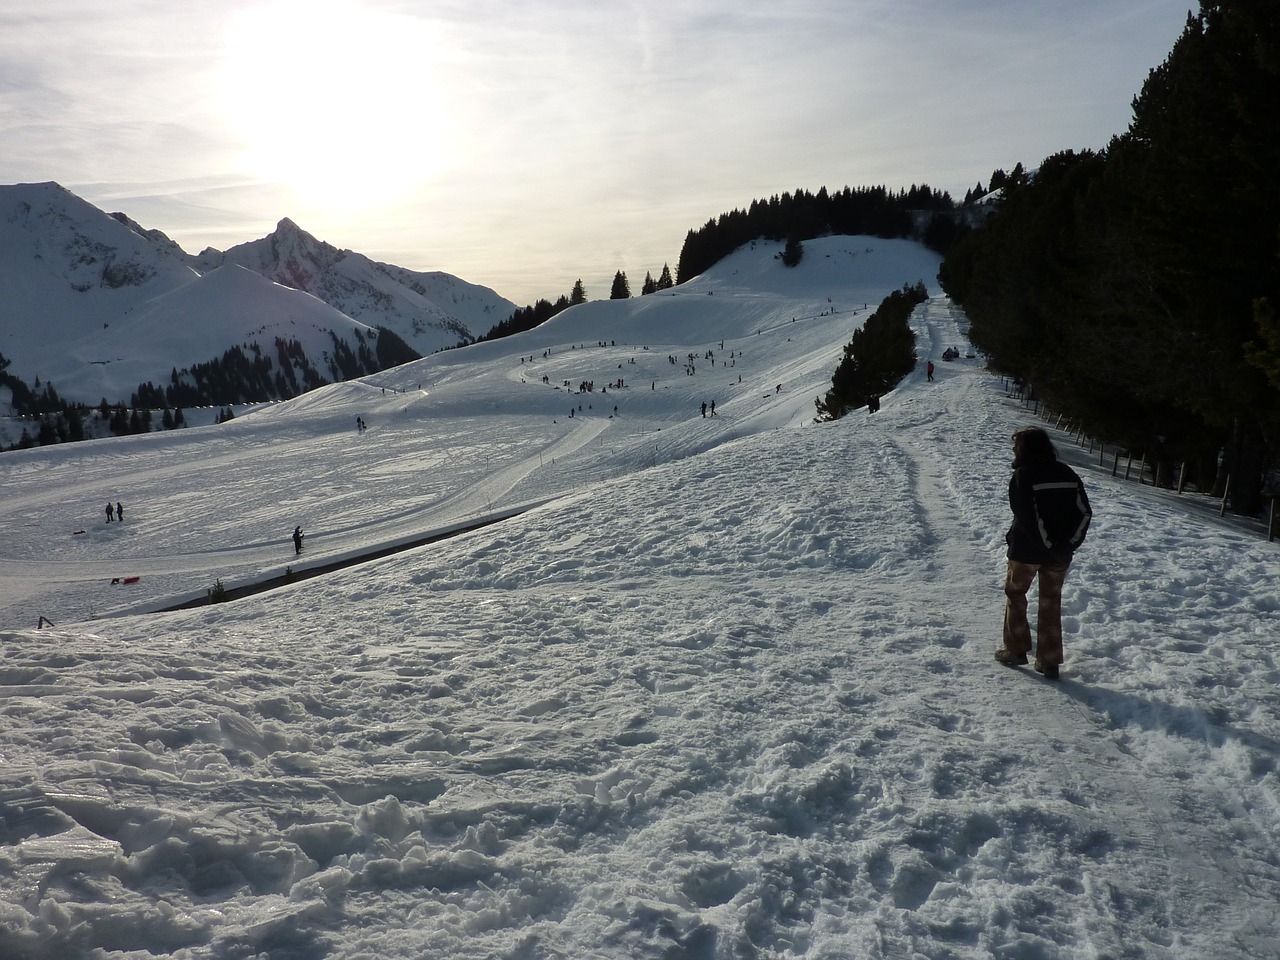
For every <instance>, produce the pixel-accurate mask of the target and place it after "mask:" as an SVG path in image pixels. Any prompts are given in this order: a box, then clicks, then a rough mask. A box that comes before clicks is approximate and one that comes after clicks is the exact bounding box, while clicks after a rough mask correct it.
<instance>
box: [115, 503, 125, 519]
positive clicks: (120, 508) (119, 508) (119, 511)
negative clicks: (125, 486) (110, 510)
mask: <svg viewBox="0 0 1280 960" xmlns="http://www.w3.org/2000/svg"><path fill="white" fill-rule="evenodd" d="M116 519H117V520H119V521H120V522H121V523H124V504H122V503H121V502H120V501H119V500H117V501H116Z"/></svg>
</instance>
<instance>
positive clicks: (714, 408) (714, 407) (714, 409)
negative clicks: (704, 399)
mask: <svg viewBox="0 0 1280 960" xmlns="http://www.w3.org/2000/svg"><path fill="white" fill-rule="evenodd" d="M711 415H712V416H713V417H714V416H715V415H716V402H715V401H714V400H712V401H711Z"/></svg>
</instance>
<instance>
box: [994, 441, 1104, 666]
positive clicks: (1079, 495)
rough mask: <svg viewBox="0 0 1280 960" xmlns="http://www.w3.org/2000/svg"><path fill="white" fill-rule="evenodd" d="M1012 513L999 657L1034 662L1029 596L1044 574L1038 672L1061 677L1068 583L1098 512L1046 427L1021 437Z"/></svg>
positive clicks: (1007, 537) (1016, 444)
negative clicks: (1029, 658)
mask: <svg viewBox="0 0 1280 960" xmlns="http://www.w3.org/2000/svg"><path fill="white" fill-rule="evenodd" d="M1009 508H1010V509H1011V510H1012V511H1013V524H1012V525H1011V526H1010V527H1009V532H1008V533H1007V534H1005V542H1006V543H1008V545H1009V551H1008V568H1007V570H1006V573H1005V583H1004V594H1005V608H1004V631H1003V633H1004V646H1002V647H1001V648H1000V649H999V650H997V651H996V659H997V660H998V661H1000V662H1001V663H1003V664H1004V665H1005V666H1009V667H1013V666H1020V665H1022V664H1025V663H1026V662H1027V654H1028V653H1030V652H1031V646H1032V645H1031V626H1030V624H1029V623H1028V622H1027V591H1028V590H1030V589H1031V582H1032V581H1033V580H1035V579H1036V578H1037V577H1038V578H1039V580H1040V596H1039V604H1038V611H1037V617H1036V656H1035V669H1036V671H1037V672H1038V673H1042V674H1044V676H1045V677H1047V678H1048V679H1050V680H1056V679H1057V678H1058V667H1059V665H1060V664H1061V663H1062V585H1063V582H1064V581H1065V580H1066V578H1067V569H1068V567H1070V566H1071V560H1072V557H1073V556H1074V555H1075V551H1076V550H1077V548H1079V546H1080V544H1082V543H1083V542H1084V538H1085V535H1086V534H1087V533H1088V531H1089V522H1090V521H1091V520H1092V519H1093V511H1092V510H1091V509H1090V507H1089V497H1088V495H1086V493H1085V490H1084V484H1083V483H1082V482H1081V480H1080V477H1079V476H1078V475H1077V474H1076V472H1075V471H1074V470H1072V469H1071V468H1070V467H1069V466H1067V465H1066V464H1065V463H1062V462H1061V461H1060V460H1059V459H1058V453H1057V451H1056V450H1054V448H1053V441H1052V440H1050V439H1049V435H1048V434H1047V433H1045V432H1044V430H1042V429H1040V428H1039V427H1024V428H1023V429H1021V430H1019V431H1018V432H1017V433H1015V434H1014V435H1013V477H1012V478H1011V479H1010V480H1009Z"/></svg>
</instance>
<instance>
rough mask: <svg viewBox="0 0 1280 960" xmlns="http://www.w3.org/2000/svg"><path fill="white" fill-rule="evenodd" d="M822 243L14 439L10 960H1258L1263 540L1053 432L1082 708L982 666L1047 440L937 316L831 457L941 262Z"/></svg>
mask: <svg viewBox="0 0 1280 960" xmlns="http://www.w3.org/2000/svg"><path fill="white" fill-rule="evenodd" d="M805 246H806V255H805V258H804V260H803V261H802V263H801V264H800V266H798V267H797V268H795V269H794V270H787V269H786V268H784V267H782V266H781V265H780V264H779V263H778V261H777V260H776V256H775V255H776V253H777V251H778V246H777V245H767V244H758V245H757V246H756V248H755V249H750V248H748V249H744V250H741V251H739V252H738V253H736V254H735V255H734V256H732V257H731V258H729V259H727V260H726V261H724V262H723V263H722V264H719V265H717V267H715V268H714V269H713V270H711V271H709V272H708V273H707V274H706V275H705V276H703V277H700V278H698V279H696V280H694V281H691V282H690V283H689V284H687V285H682V287H681V288H678V289H677V290H674V291H670V292H669V294H668V295H665V296H651V297H645V298H641V299H637V300H630V301H611V302H606V303H592V304H588V305H586V306H584V307H580V308H573V309H571V310H569V311H566V312H565V313H563V314H561V315H559V316H558V317H557V318H555V319H554V320H553V321H551V322H550V323H548V324H546V325H545V326H544V327H541V328H539V329H538V330H535V331H531V332H530V333H528V334H522V335H518V336H516V337H512V338H509V339H507V340H503V341H499V342H493V343H484V344H478V345H475V346H473V347H468V348H465V349H463V350H458V351H449V352H447V353H442V354H439V355H436V356H433V357H430V358H427V359H424V360H422V361H419V362H417V363H414V364H410V365H406V366H404V367H401V368H397V369H395V370H392V371H387V372H385V373H383V374H379V375H376V376H372V377H365V378H360V379H358V380H355V381H351V382H347V383H342V384H336V385H332V386H328V387H324V388H322V389H319V390H316V391H312V392H311V393H308V394H306V395H304V396H302V397H299V398H297V399H296V400H293V401H290V402H288V403H282V404H275V405H272V406H270V407H267V408H263V409H261V410H258V411H256V412H254V413H252V414H250V415H248V416H243V417H240V418H238V419H236V420H235V421H232V422H230V423H226V424H223V425H220V426H217V427H207V428H200V429H189V430H183V431H175V432H168V433H162V434H152V435H147V436H137V437H128V438H118V439H110V440H101V441H92V442H89V443H81V444H64V445H61V446H57V447H48V448H42V449H38V450H30V451H18V452H11V453H4V454H0V529H3V530H4V531H5V536H4V537H3V538H0V952H2V953H3V955H4V956H5V957H6V958H13V960H54V958H57V960H63V958H68V957H74V958H81V957H84V958H89V957H92V958H94V960H141V958H143V957H148V958H151V957H171V958H174V960H213V958H228V957H272V958H286V957H290V958H292V957H307V958H312V957H316V958H319V957H324V958H331V960H355V958H365V957H378V958H380V960H396V958H405V960H408V958H419V957H443V958H451V960H452V958H458V960H462V958H477V960H479V958H493V957H504V958H512V960H515V958H521V960H532V958H570V957H572V958H579V957H592V958H618V960H632V958H637V957H654V958H657V957H665V958H684V960H694V958H696V960H721V958H723V960H728V958H741V957H760V958H767V960H783V958H798V957H809V958H814V960H819V958H821V960H835V958H871V960H887V958H907V957H929V958H946V960H989V958H991V957H1001V958H1010V960H1013V958H1018V960H1029V958H1037V960H1067V958H1073V960H1074V958H1080V960H1085V958H1089V960H1097V958H1102V957H1114V958H1120V957H1129V958H1144V960H1147V958H1151V960H1202V958H1206V957H1212V958H1215V960H1217V958H1227V960H1241V958H1257V960H1263V958H1268V960H1270V958H1273V957H1275V956H1276V955H1277V952H1278V948H1280V911H1278V910H1277V906H1276V905H1277V903H1280V788H1278V784H1277V769H1280V694H1278V693H1277V690H1280V656H1278V652H1277V637H1280V586H1278V584H1280V577H1277V573H1278V572H1280V563H1278V559H1277V558H1278V557H1280V554H1278V552H1277V551H1278V549H1280V548H1278V547H1277V546H1276V545H1274V544H1268V543H1267V542H1266V540H1265V538H1259V537H1255V536H1251V535H1248V534H1245V533H1242V532H1240V531H1238V530H1237V529H1235V528H1233V527H1231V526H1227V525H1224V524H1222V523H1221V522H1220V521H1219V520H1218V518H1217V517H1216V515H1215V514H1214V513H1213V512H1211V511H1206V512H1204V513H1199V512H1197V511H1193V510H1190V509H1187V508H1186V507H1185V506H1184V505H1185V504H1188V503H1189V501H1188V499H1187V498H1185V497H1183V498H1180V497H1177V496H1176V495H1174V494H1172V493H1165V492H1157V491H1153V490H1152V488H1150V487H1140V486H1138V485H1137V484H1132V483H1130V484H1126V483H1124V482H1122V481H1121V480H1118V479H1113V478H1112V477H1111V476H1110V475H1109V473H1108V471H1107V470H1105V469H1101V468H1100V467H1099V466H1098V463H1099V461H1098V458H1097V455H1096V454H1094V455H1092V456H1090V455H1088V454H1086V453H1085V452H1084V451H1082V450H1079V449H1078V448H1076V447H1074V446H1073V445H1072V444H1071V442H1070V441H1069V439H1067V438H1064V437H1061V436H1059V437H1058V440H1059V444H1060V449H1061V450H1062V452H1063V454H1064V456H1066V457H1068V458H1070V459H1071V460H1072V461H1073V462H1074V463H1075V464H1076V465H1077V467H1078V468H1079V469H1080V470H1081V471H1082V473H1083V475H1084V477H1085V481H1086V483H1087V484H1088V486H1089V491H1090V496H1091V499H1092V501H1093V505H1094V508H1095V511H1096V518H1095V522H1094V526H1093V529H1092V531H1091V533H1090V539H1089V541H1088V542H1087V543H1086V545H1085V549H1084V550H1083V551H1082V553H1081V555H1080V556H1079V557H1078V559H1077V561H1076V563H1075V564H1074V565H1073V568H1072V570H1071V573H1070V576H1069V577H1068V580H1067V589H1066V592H1065V596H1064V604H1065V619H1064V623H1065V626H1066V633H1067V639H1066V653H1067V662H1066V664H1065V665H1064V668H1063V678H1062V680H1061V681H1060V682H1058V683H1057V684H1051V683H1048V682H1046V681H1044V680H1042V679H1041V678H1039V677H1038V676H1037V675H1035V674H1033V673H1032V672H1031V671H1029V670H1016V669H1009V668H1006V667H1002V666H1000V665H998V664H997V663H995V661H994V660H993V659H992V653H993V652H994V649H995V646H996V643H997V637H998V636H999V625H1000V617H1001V610H1002V603H1003V595H1002V592H1001V584H1002V574H1003V555H1004V543H1003V531H1004V529H1005V527H1006V525H1007V519H1008V518H1007V513H1008V506H1007V502H1006V485H1007V480H1008V471H1009V449H1008V448H1009V437H1010V434H1011V433H1012V431H1013V430H1014V429H1015V428H1016V427H1017V426H1019V425H1021V424H1023V423H1024V422H1026V421H1027V419H1028V418H1029V414H1028V412H1027V411H1026V410H1025V409H1024V408H1022V407H1021V406H1020V405H1018V403H1017V402H1016V401H1015V400H1013V399H1011V398H1009V397H1007V396H1006V395H1005V393H1004V391H1003V389H1002V386H1001V382H1000V381H999V379H998V378H994V377H992V376H991V375H990V374H988V373H987V372H986V371H985V370H983V369H982V367H981V366H980V364H979V363H978V361H970V360H964V359H961V360H958V361H956V362H953V363H943V362H941V356H942V352H943V350H944V349H945V348H946V347H948V346H956V345H963V342H964V341H963V337H964V330H965V325H964V322H963V317H962V316H960V314H959V313H958V311H956V310H955V309H954V308H953V307H952V305H951V304H950V303H949V302H948V301H947V300H946V299H945V298H942V297H937V296H935V297H934V298H933V299H931V300H929V301H928V302H926V303H925V304H923V305H922V306H921V308H920V309H918V310H917V311H916V313H915V315H914V316H913V317H912V324H913V327H914V328H915V330H916V334H917V345H918V350H919V354H920V356H921V359H924V358H932V359H933V360H934V361H935V362H936V367H937V370H936V374H935V379H936V382H934V383H929V382H927V381H926V378H925V376H924V371H923V369H919V370H917V371H916V372H915V373H914V374H912V375H911V376H909V378H908V379H907V380H906V381H905V382H904V383H903V384H901V386H900V387H899V388H898V389H897V390H895V391H893V392H892V393H891V394H889V395H887V396H886V397H885V398H884V399H883V406H882V409H881V410H880V412H879V413H877V414H875V415H868V414H866V413H865V412H860V413H858V414H855V415H853V416H850V417H848V418H846V419H845V420H842V421H840V422H837V423H833V424H823V425H817V424H814V423H813V422H812V416H813V412H814V407H813V399H814V397H815V396H816V395H817V394H818V393H820V392H821V391H822V390H824V389H825V388H826V386H827V384H828V383H829V378H830V375H831V372H832V370H833V369H834V366H835V363H836V362H837V360H838V359H839V357H840V355H841V348H842V347H843V345H844V343H846V342H847V340H848V338H849V336H850V335H851V333H852V331H853V329H854V328H855V327H856V326H857V325H858V324H859V323H860V322H861V321H862V320H863V319H865V317H866V315H867V311H866V310H864V307H863V305H864V303H865V304H868V305H869V306H870V308H874V307H875V305H876V304H877V303H878V302H879V300H880V299H881V298H882V297H883V296H884V295H885V294H886V293H887V292H889V290H891V289H895V288H897V287H900V286H901V285H902V284H904V283H913V282H915V281H916V280H921V279H922V280H924V281H925V282H926V283H928V284H930V286H931V287H932V285H933V284H932V274H933V271H934V270H936V266H937V260H936V258H935V257H932V255H930V254H928V253H927V252H926V251H923V250H922V249H921V248H919V247H916V246H914V245H912V244H907V243H895V242H888V241H881V240H870V239H866V238H827V239H824V240H821V241H814V242H811V243H806V245H805ZM584 381H586V382H593V383H594V385H595V389H594V390H593V391H591V392H588V393H579V392H578V391H577V386H578V385H579V384H580V383H582V382H584ZM566 383H567V384H568V385H569V386H568V388H566V386H565V384H566ZM606 388H607V392H606ZM713 400H714V401H715V402H716V416H715V417H711V416H707V417H703V416H702V415H701V407H700V405H701V403H703V402H710V401H713ZM357 417H359V418H360V419H361V420H363V421H364V422H366V423H367V424H368V428H367V429H366V430H364V431H358V430H357V429H356V419H357ZM108 500H110V501H116V500H119V501H120V502H121V503H122V504H123V505H124V508H125V513H124V519H123V522H116V521H113V522H112V523H110V524H107V523H106V522H105V517H104V512H105V511H104V505H105V503H106V502H107V501H108ZM511 514H514V516H510V518H509V519H506V520H503V521H502V522H500V523H495V524H493V525H490V526H487V527H485V528H483V529H480V530H476V531H473V532H471V533H468V534H465V535H462V536H458V537H454V538H452V539H448V540H443V541H438V542H434V543H431V544H429V545H426V546H421V547H417V548H414V549H411V550H408V551H404V552H399V553H395V554H393V555H390V556H386V557H383V558H382V559H379V560H376V561H374V562H369V563H361V564H358V565H355V566H351V567H349V568H346V569H342V570H339V571H336V572H331V573H328V574H326V575H324V576H321V577H318V578H316V579H311V580H302V581H299V582H295V583H293V584H292V585H289V586H286V587H284V588H282V589H279V590H275V591H272V592H269V593H263V594H260V595H258V596H253V597H249V598H246V599H243V600H237V601H234V602H230V603H224V604H216V605H207V606H202V607H199V608H196V609H191V610H186V611H179V612H171V613H151V614H143V613H141V612H140V611H143V610H152V609H155V608H156V607H159V606H163V605H165V604H166V603H168V602H171V601H173V600H178V599H183V598H185V597H188V596H201V595H203V594H204V592H205V591H206V590H208V589H209V588H210V587H212V586H213V585H214V583H215V580H218V579H221V580H222V581H223V583H224V584H225V585H229V586H231V585H237V584H241V583H247V582H252V581H254V580H256V579H261V578H264V577H268V576H279V575H280V574H282V573H284V572H285V571H286V570H289V571H291V572H292V573H294V574H295V575H300V574H302V573H305V572H307V571H308V570H309V569H314V568H316V567H319V566H322V565H324V564H326V563H329V562H331V561H335V560H341V559H343V558H347V559H350V558H352V557H353V556H354V555H357V554H360V553H364V552H368V551H370V550H374V549H379V548H383V547H387V546H389V545H394V544H396V543H405V542H409V541H412V540H415V539H420V538H422V537H423V536H424V535H426V534H429V533H432V532H439V531H444V530H448V529H452V528H456V527H457V526H459V525H462V524H465V523H469V522H473V521H476V520H482V519H486V518H492V517H494V516H507V515H511ZM295 524H301V525H302V526H303V527H304V529H305V530H306V532H307V538H306V540H305V546H304V549H303V551H302V553H301V555H297V556H295V554H294V550H293V546H292V544H291V543H290V541H289V532H290V530H292V528H293V526H294V525H295ZM134 578H137V579H136V580H135V579H134ZM40 616H44V617H47V618H48V619H50V620H53V621H54V623H55V626H53V627H52V628H46V629H44V630H36V629H34V627H35V626H36V623H37V619H38V617H40Z"/></svg>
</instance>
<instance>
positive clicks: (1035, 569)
mask: <svg viewBox="0 0 1280 960" xmlns="http://www.w3.org/2000/svg"><path fill="white" fill-rule="evenodd" d="M1070 566H1071V564H1070V563H1065V564H1061V565H1059V564H1049V563H1021V562H1019V561H1017V560H1010V561H1009V569H1008V572H1007V573H1006V574H1005V580H1004V595H1005V604H1004V648H1005V649H1006V650H1011V651H1013V652H1014V653H1030V652H1031V625H1030V624H1029V623H1027V591H1028V590H1030V589H1031V581H1032V580H1034V579H1036V576H1037V575H1039V577H1040V600H1039V609H1038V611H1037V614H1036V659H1037V660H1039V661H1040V662H1041V663H1043V664H1045V665H1050V664H1060V663H1062V584H1063V582H1064V581H1065V580H1066V579H1067V569H1068V568H1069V567H1070Z"/></svg>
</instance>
